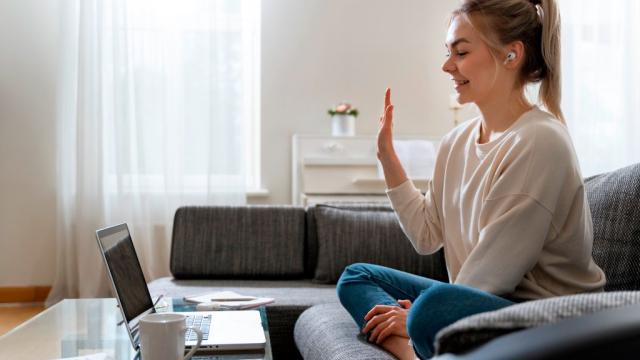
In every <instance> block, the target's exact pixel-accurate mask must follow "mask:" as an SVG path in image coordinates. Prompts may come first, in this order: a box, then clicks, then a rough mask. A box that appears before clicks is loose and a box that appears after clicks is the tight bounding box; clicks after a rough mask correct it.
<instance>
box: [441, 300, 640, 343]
mask: <svg viewBox="0 0 640 360" xmlns="http://www.w3.org/2000/svg"><path fill="white" fill-rule="evenodd" d="M638 303H640V292H638V291H616V292H609V293H595V294H580V295H572V296H560V297H555V298H549V299H543V300H535V301H528V302H525V303H520V304H516V305H512V306H509V307H506V308H504V309H500V310H497V311H491V312H486V313H482V314H478V315H473V316H469V317H466V318H464V319H462V320H459V321H457V322H455V323H453V324H452V325H449V326H448V327H446V328H444V329H442V330H441V331H440V332H439V333H438V335H437V336H436V352H437V353H446V352H449V353H463V352H465V351H467V350H470V349H473V348H475V347H477V346H480V345H482V344H484V343H486V342H487V341H490V340H492V339H493V338H495V337H497V336H500V335H503V334H506V333H510V332H513V331H516V330H521V329H526V328H529V327H534V326H540V325H543V324H548V323H555V322H558V321H560V320H563V319H568V318H572V317H577V316H581V315H586V314H592V313H595V312H598V311H602V310H606V309H611V308H616V307H620V306H625V305H631V304H638Z"/></svg>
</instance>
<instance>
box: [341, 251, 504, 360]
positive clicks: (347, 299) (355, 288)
mask: <svg viewBox="0 0 640 360" xmlns="http://www.w3.org/2000/svg"><path fill="white" fill-rule="evenodd" d="M337 291H338V297H339V298H340V302H341V303H342V306H344V307H345V309H347V311H348V312H349V313H350V314H351V316H352V317H353V319H354V320H355V321H356V323H357V324H358V326H359V327H360V329H362V328H363V327H364V326H365V321H364V316H365V315H366V314H367V313H368V312H369V310H371V309H372V308H373V307H374V306H376V305H394V306H400V304H398V302H397V300H404V299H407V300H411V302H412V303H413V304H412V306H411V309H410V310H409V314H408V315H407V333H408V334H409V337H410V338H411V342H412V343H413V347H414V350H415V351H416V355H418V356H419V357H420V358H422V359H428V358H430V357H432V356H433V352H434V346H433V345H434V340H435V337H436V334H437V333H438V331H440V330H441V329H442V328H444V327H446V326H448V325H450V324H452V323H454V322H456V321H457V320H460V319H462V318H464V317H467V316H470V315H474V314H478V313H481V312H485V311H493V310H498V309H501V308H503V307H506V306H509V305H513V304H514V303H513V302H511V301H509V300H506V299H503V298H501V297H499V296H496V295H492V294H490V293H487V292H484V291H481V290H478V289H474V288H471V287H468V286H463V285H453V284H449V283H443V282H440V281H436V280H431V279H428V278H425V277H422V276H417V275H413V274H409V273H406V272H403V271H399V270H395V269H391V268H387V267H384V266H379V265H373V264H362V263H357V264H352V265H349V266H347V267H346V268H345V270H344V272H343V273H342V276H341V277H340V280H338V285H337Z"/></svg>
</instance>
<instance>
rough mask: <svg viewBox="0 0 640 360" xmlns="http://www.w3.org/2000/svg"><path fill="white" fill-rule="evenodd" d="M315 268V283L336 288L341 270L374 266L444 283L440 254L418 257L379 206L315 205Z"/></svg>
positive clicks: (395, 222)
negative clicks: (353, 266) (356, 265)
mask: <svg viewBox="0 0 640 360" xmlns="http://www.w3.org/2000/svg"><path fill="white" fill-rule="evenodd" d="M313 213H314V215H315V231H316V235H317V236H316V241H317V254H318V257H317V265H316V268H315V275H314V281H315V282H319V283H329V284H335V283H336V282H337V281H338V279H339V278H340V275H341V274H342V272H343V271H344V268H345V267H347V266H348V265H350V264H353V263H357V262H365V263H373V264H378V265H382V266H387V267H391V268H394V269H398V270H402V271H406V272H409V273H413V274H417V275H422V276H426V277H429V278H432V279H435V280H440V281H447V279H448V277H447V272H446V268H445V263H444V256H443V251H442V250H441V251H439V252H437V253H435V254H433V255H428V256H424V255H419V254H418V253H417V252H416V251H415V249H414V248H413V246H412V245H411V243H410V242H409V239H407V237H406V236H405V235H404V233H403V231H402V229H401V228H400V224H399V223H398V220H397V218H396V215H395V213H394V212H393V210H392V209H391V208H390V207H388V206H380V205H361V206H358V205H348V206H336V205H316V208H315V209H314V212H313Z"/></svg>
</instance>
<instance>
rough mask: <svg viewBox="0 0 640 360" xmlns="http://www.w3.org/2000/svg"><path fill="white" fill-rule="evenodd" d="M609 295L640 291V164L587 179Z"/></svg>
mask: <svg viewBox="0 0 640 360" xmlns="http://www.w3.org/2000/svg"><path fill="white" fill-rule="evenodd" d="M585 189H586V193H587V198H588V200H589V207H590V208H591V216H592V218H593V236H594V240H593V258H594V260H595V262H596V263H597V264H598V265H599V266H600V267H601V268H602V270H603V271H604V272H605V274H606V276H607V284H606V285H605V290H606V291H616V290H640V261H639V260H638V259H640V206H638V204H640V164H636V165H632V166H628V167H625V168H622V169H619V170H616V171H612V172H610V173H606V174H601V175H596V176H592V177H589V178H587V179H585Z"/></svg>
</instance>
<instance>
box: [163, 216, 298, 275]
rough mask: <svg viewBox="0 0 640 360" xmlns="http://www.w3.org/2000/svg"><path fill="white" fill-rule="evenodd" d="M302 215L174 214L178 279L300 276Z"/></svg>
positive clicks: (173, 259)
mask: <svg viewBox="0 0 640 360" xmlns="http://www.w3.org/2000/svg"><path fill="white" fill-rule="evenodd" d="M304 233H305V211H304V209H303V208H301V207H293V206H241V207H229V206H217V207H183V208H180V209H178V210H177V211H176V214H175V218H174V223H173V239H172V243H171V273H172V274H173V276H174V277H176V278H251V279H257V278H264V279H266V278H279V277H290V278H291V277H297V278H301V277H303V276H304V263H303V262H304V243H305V242H304Z"/></svg>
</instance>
